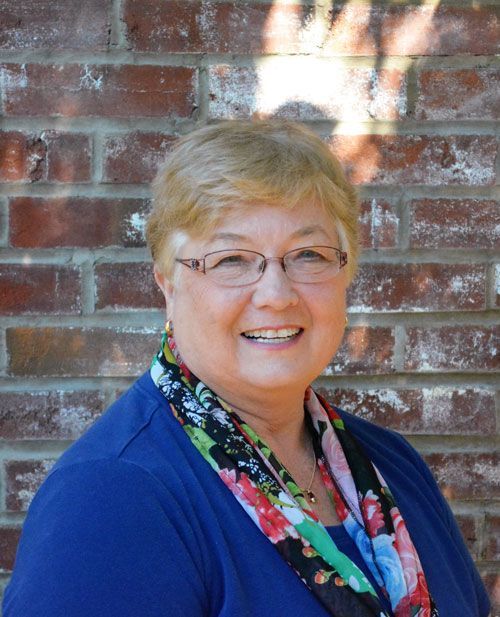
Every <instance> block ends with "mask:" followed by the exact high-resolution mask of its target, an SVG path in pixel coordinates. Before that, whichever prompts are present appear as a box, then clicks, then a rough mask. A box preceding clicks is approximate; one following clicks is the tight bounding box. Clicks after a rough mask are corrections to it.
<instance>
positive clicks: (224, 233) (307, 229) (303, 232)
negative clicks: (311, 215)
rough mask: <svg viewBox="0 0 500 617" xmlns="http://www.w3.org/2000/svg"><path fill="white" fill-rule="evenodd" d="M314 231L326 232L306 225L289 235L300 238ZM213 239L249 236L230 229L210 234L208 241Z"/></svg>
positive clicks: (246, 237)
mask: <svg viewBox="0 0 500 617" xmlns="http://www.w3.org/2000/svg"><path fill="white" fill-rule="evenodd" d="M316 232H321V233H323V234H326V231H325V230H324V229H323V227H321V225H307V226H306V227H301V228H300V229H297V231H294V232H293V234H292V236H291V237H292V238H302V237H304V236H312V234H314V233H316ZM215 240H249V238H248V236H243V235H241V234H235V233H232V232H230V231H222V232H219V233H215V234H213V236H211V238H210V241H211V242H213V241H215Z"/></svg>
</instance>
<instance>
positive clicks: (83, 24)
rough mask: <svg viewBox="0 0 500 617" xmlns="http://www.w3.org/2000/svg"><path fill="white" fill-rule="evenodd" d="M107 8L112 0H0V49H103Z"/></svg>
mask: <svg viewBox="0 0 500 617" xmlns="http://www.w3.org/2000/svg"><path fill="white" fill-rule="evenodd" d="M110 9H111V0H87V1H86V2H79V1H78V0H65V1H64V2H46V1H45V2H41V1H39V0H27V1H25V2H19V1H18V0H0V14H1V15H2V28H0V48H1V49H12V50H20V49H42V48H47V49H85V50H95V51H105V50H106V49H107V45H108V37H109V28H110V15H109V14H110Z"/></svg>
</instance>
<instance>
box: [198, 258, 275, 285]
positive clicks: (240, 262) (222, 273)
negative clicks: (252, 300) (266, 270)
mask: <svg viewBox="0 0 500 617" xmlns="http://www.w3.org/2000/svg"><path fill="white" fill-rule="evenodd" d="M262 262H263V258H262V255H259V253H254V252H253V251H245V250H226V251H216V252H214V253H208V255H205V272H206V274H207V275H208V276H210V278H212V279H213V280H214V281H216V282H217V283H220V284H221V285H226V286H228V287H233V286H234V287H237V286H238V285H249V284H250V283H254V282H255V281H256V280H257V279H258V278H259V276H260V273H261V271H262Z"/></svg>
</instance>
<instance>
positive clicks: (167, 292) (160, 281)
mask: <svg viewBox="0 0 500 617" xmlns="http://www.w3.org/2000/svg"><path fill="white" fill-rule="evenodd" d="M153 272H154V277H155V281H156V284H157V285H158V287H159V288H160V289H161V291H162V293H163V296H164V297H165V302H166V304H167V309H168V306H169V304H171V303H172V301H173V299H174V286H173V285H172V283H171V282H170V280H169V279H168V278H167V276H166V275H165V274H163V272H162V271H161V270H160V269H159V268H158V266H157V265H156V264H155V265H154V269H153Z"/></svg>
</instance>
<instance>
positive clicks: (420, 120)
mask: <svg viewBox="0 0 500 617" xmlns="http://www.w3.org/2000/svg"><path fill="white" fill-rule="evenodd" d="M0 23H1V25H0V87H1V105H2V111H3V116H4V118H3V128H2V131H1V132H0V180H1V181H2V186H1V190H0V221H1V232H0V245H1V249H0V251H1V260H0V282H1V287H2V291H1V293H0V312H1V314H2V326H1V329H0V481H1V488H0V571H1V574H0V577H1V584H2V586H3V585H5V583H6V581H7V580H8V577H9V572H10V570H11V568H12V564H13V560H14V553H15V546H16V542H17V539H18V535H19V529H20V526H21V524H22V521H23V517H24V513H25V511H26V508H27V506H28V504H29V502H30V499H31V497H32V495H33V493H34V491H35V490H36V488H37V486H38V485H39V484H40V482H41V480H42V478H43V477H44V475H45V474H46V473H47V471H48V469H49V468H50V466H51V464H52V462H53V461H54V459H55V458H57V456H58V455H59V454H60V452H61V451H62V450H63V449H64V448H66V447H67V445H68V444H69V443H70V442H71V440H73V439H75V438H76V437H78V436H79V435H80V434H81V433H82V432H83V431H84V430H85V428H86V427H87V426H88V425H89V424H90V423H91V422H92V421H93V420H94V419H95V418H97V417H98V416H99V414H100V413H101V412H102V411H103V409H104V408H105V407H106V406H107V405H108V404H109V403H110V402H111V401H112V400H113V399H114V398H115V396H116V395H117V393H118V392H120V391H122V390H123V389H124V388H126V387H127V385H128V384H129V383H131V381H132V380H133V378H134V377H135V376H136V375H138V374H140V373H141V372H142V371H143V370H144V369H145V368H146V366H147V365H148V362H149V358H150V356H151V354H152V353H153V351H154V349H155V346H156V343H157V335H158V332H159V331H160V329H161V327H162V323H163V316H162V310H161V305H162V302H161V298H160V295H159V293H158V292H157V291H156V290H155V286H154V282H153V279H152V276H151V267H150V264H149V256H148V253H147V250H146V248H145V246H144V237H143V229H144V215H145V213H146V212H147V209H148V199H149V188H148V182H149V181H150V180H151V178H152V176H153V174H154V171H155V169H156V166H157V164H158V162H159V161H160V160H161V159H162V157H163V155H164V153H165V152H167V151H168V149H169V148H170V146H171V144H172V142H173V140H174V139H175V138H176V137H177V136H178V135H180V134H184V133H186V132H188V131H190V130H191V129H192V128H194V127H196V126H199V125H202V124H204V123H206V122H208V121H210V120H213V119H218V118H227V117H246V116H249V115H251V114H253V113H260V114H264V115H265V114H274V115H277V116H285V117H289V118H295V119H299V120H303V121H305V122H307V123H309V124H310V125H311V126H313V127H314V128H315V129H316V130H317V131H318V133H319V134H321V135H322V136H323V137H324V138H325V140H327V141H328V142H329V143H330V144H331V147H332V148H333V149H334V150H335V152H336V153H337V154H338V156H339V157H340V158H341V160H342V161H343V163H344V165H345V167H346V169H347V171H348V173H349V175H350V177H351V179H352V181H353V182H354V183H355V184H356V185H358V187H359V192H360V196H361V199H362V213H361V228H362V244H363V249H364V251H363V255H362V259H361V267H360V272H359V276H358V278H357V280H356V282H355V283H354V285H353V286H352V289H351V290H350V293H349V300H350V306H351V309H350V327H349V329H348V331H347V334H346V337H345V341H344V343H343V346H342V348H341V350H340V352H339V354H338V355H337V357H336V358H335V360H334V361H333V362H332V364H331V366H330V367H329V368H328V369H327V371H326V372H325V375H324V376H322V377H321V378H320V380H319V381H318V385H319V387H320V388H321V389H322V390H323V391H324V392H326V393H327V394H328V396H330V397H331V398H332V399H333V400H334V401H335V402H336V403H337V404H339V405H342V406H344V407H345V408H346V409H348V410H351V411H354V412H355V413H357V414H360V415H361V416H363V417H366V418H369V419H371V420H373V421H375V422H378V423H380V424H383V425H388V426H391V427H394V428H396V429H398V430H400V431H402V432H403V433H404V434H405V435H407V436H408V437H409V439H410V441H411V442H412V443H413V444H414V445H415V446H416V447H417V448H418V449H419V450H420V452H421V453H422V454H423V455H424V457H425V458H426V460H427V461H428V463H429V464H430V465H431V467H432V469H433V471H434V472H435V474H436V477H437V479H438V481H439V483H440V485H441V488H442V490H443V491H444V493H445V495H446V496H447V497H448V498H449V500H450V502H451V504H452V507H453V509H454V511H455V513H456V514H457V516H458V519H459V522H460V524H461V526H462V530H463V532H464V535H465V538H466V540H467V542H468V544H469V547H470V550H471V552H472V554H473V556H474V558H475V559H476V560H477V562H478V565H479V568H480V570H481V572H482V574H483V575H484V578H485V580H486V582H487V584H488V586H489V588H490V591H491V594H492V597H493V596H494V595H495V594H496V598H497V602H498V603H500V579H499V577H498V572H499V567H498V562H497V560H498V559H499V543H498V521H499V518H498V497H499V492H500V489H499V474H498V467H497V465H498V460H497V459H496V458H495V455H494V443H495V439H496V437H497V434H498V406H499V400H500V399H499V398H498V395H496V393H495V388H496V387H497V385H498V381H497V379H498V373H497V372H496V370H497V369H498V356H497V355H496V354H497V353H498V334H499V326H498V322H499V320H498V309H499V308H500V265H499V264H498V262H499V261H500V260H499V226H500V213H499V207H498V206H499V204H498V201H495V197H497V198H498V192H497V191H496V189H495V180H496V178H497V174H498V166H497V141H496V139H495V120H496V119H498V116H499V99H498V91H499V89H498V85H499V71H498V63H496V60H495V55H494V54H495V53H497V52H498V30H497V28H498V9H495V7H494V2H493V1H492V2H491V3H488V2H484V1H482V0H477V1H475V2H474V3H472V2H468V1H467V0H456V1H455V2H454V1H453V0H447V1H446V2H441V3H440V2H438V1H434V2H426V3H425V4H419V3H418V2H412V3H411V4H406V3H404V2H403V3H402V2H396V1H395V2H390V1H389V2H380V3H373V4H370V3H369V2H367V1H361V0H354V1H353V2H350V3H346V4H342V3H335V4H334V5H330V3H328V2H324V3H320V2H314V1H313V0H311V1H310V2H299V1H296V2H293V1H292V2H282V3H280V2H267V1H265V0H259V1H255V2H251V1H249V2H244V3H243V2H224V1H221V2H210V1H205V2H203V3H201V2H198V1H196V0H192V1H191V0H189V1H188V0H185V1H182V0H175V1H170V0H87V1H86V2H81V1H76V0H64V1H63V0H44V1H43V2H42V1H39V0H37V1H34V0H25V1H24V2H19V1H18V0H0ZM495 260H496V262H497V263H495ZM495 534H496V535H495ZM495 586H496V587H495ZM495 589H496V591H495ZM497 610H498V607H497Z"/></svg>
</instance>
